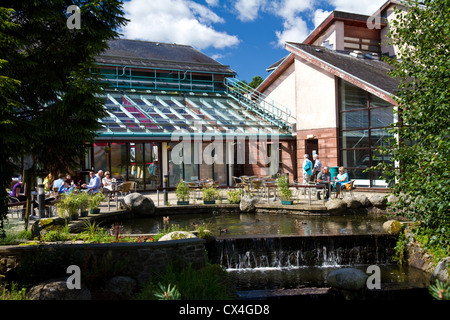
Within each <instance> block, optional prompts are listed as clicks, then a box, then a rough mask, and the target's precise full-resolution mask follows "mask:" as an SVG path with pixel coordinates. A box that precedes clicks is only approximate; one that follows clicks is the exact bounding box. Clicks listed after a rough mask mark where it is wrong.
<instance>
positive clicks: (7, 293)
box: [0, 282, 28, 300]
mask: <svg viewBox="0 0 450 320" xmlns="http://www.w3.org/2000/svg"><path fill="white" fill-rule="evenodd" d="M25 295H26V289H25V288H21V289H18V288H17V287H16V283H14V282H13V283H11V285H10V286H8V285H7V284H5V283H2V284H0V300H28V299H27V298H26V297H25Z"/></svg>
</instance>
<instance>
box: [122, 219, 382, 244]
mask: <svg viewBox="0 0 450 320" xmlns="http://www.w3.org/2000/svg"><path fill="white" fill-rule="evenodd" d="M385 221H386V219H385V218H383V217H372V216H367V215H347V216H323V215H322V216H312V215H309V216H306V215H297V214H286V213H253V214H248V213H243V214H242V213H241V214H220V215H211V214H208V215H206V214H182V215H171V216H169V221H168V224H164V222H163V217H154V218H138V219H132V220H127V221H124V222H123V230H122V232H123V233H125V234H156V233H159V232H160V231H161V230H164V228H165V227H167V225H179V226H180V227H182V228H186V229H188V230H195V229H196V227H197V226H199V225H204V226H205V228H206V229H208V230H210V231H211V232H212V234H213V235H214V236H216V237H217V238H234V237H240V236H261V235H266V236H270V235H280V236H294V235H295V236H313V235H331V234H380V233H383V223H384V222H385Z"/></svg>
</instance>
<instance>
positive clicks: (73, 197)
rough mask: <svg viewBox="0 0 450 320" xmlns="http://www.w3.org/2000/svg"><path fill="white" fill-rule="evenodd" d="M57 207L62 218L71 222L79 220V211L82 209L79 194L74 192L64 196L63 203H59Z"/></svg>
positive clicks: (62, 197)
mask: <svg viewBox="0 0 450 320" xmlns="http://www.w3.org/2000/svg"><path fill="white" fill-rule="evenodd" d="M57 207H58V214H59V215H60V216H61V217H63V218H64V217H66V218H69V219H71V220H76V219H78V210H79V209H80V200H79V198H78V194H77V193H74V192H71V193H64V194H62V196H61V201H59V202H58V204H57Z"/></svg>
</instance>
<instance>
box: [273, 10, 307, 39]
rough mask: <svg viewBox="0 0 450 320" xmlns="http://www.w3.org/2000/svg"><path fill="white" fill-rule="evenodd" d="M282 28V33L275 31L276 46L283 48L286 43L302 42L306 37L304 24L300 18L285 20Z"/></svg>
mask: <svg viewBox="0 0 450 320" xmlns="http://www.w3.org/2000/svg"><path fill="white" fill-rule="evenodd" d="M283 27H284V29H283V31H275V34H276V36H277V39H278V43H277V45H278V46H284V44H285V43H286V41H292V42H302V41H303V40H305V38H306V37H307V36H308V27H307V26H306V22H305V21H304V20H303V19H302V18H300V17H295V18H292V19H289V20H286V21H285V22H284V23H283Z"/></svg>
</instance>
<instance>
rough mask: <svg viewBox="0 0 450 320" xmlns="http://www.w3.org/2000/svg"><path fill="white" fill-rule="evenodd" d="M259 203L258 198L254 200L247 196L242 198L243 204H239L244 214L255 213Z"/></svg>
mask: <svg viewBox="0 0 450 320" xmlns="http://www.w3.org/2000/svg"><path fill="white" fill-rule="evenodd" d="M257 203H258V198H252V197H250V196H248V195H245V196H243V197H242V198H241V202H240V203H239V209H240V210H241V211H242V212H255V211H256V207H255V205H256V204H257Z"/></svg>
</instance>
